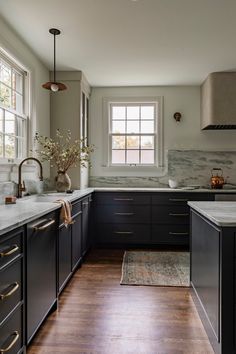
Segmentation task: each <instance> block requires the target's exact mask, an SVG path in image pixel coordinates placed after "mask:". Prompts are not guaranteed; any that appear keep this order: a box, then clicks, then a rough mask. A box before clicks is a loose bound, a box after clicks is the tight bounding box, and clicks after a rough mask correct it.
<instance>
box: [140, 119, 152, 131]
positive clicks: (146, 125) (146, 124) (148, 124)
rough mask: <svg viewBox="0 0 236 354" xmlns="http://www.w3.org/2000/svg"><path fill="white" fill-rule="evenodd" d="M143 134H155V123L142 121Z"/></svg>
mask: <svg viewBox="0 0 236 354" xmlns="http://www.w3.org/2000/svg"><path fill="white" fill-rule="evenodd" d="M141 133H154V121H141Z"/></svg>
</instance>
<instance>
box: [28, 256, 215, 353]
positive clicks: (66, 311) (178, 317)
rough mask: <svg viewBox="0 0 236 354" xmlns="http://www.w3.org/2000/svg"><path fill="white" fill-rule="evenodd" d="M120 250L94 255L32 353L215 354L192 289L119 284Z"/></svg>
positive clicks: (53, 315)
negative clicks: (198, 311) (192, 294)
mask: <svg viewBox="0 0 236 354" xmlns="http://www.w3.org/2000/svg"><path fill="white" fill-rule="evenodd" d="M122 255H123V251H121V250H93V251H91V252H90V254H89V256H88V257H87V260H86V262H85V263H84V264H83V266H82V268H80V269H79V270H78V271H77V272H76V274H75V275H74V277H73V279H72V280H71V281H70V283H69V285H68V286H67V288H66V289H65V290H64V292H63V293H62V295H61V297H60V303H59V309H58V310H57V311H56V312H54V313H53V314H51V315H50V316H49V318H48V319H47V320H46V322H45V324H44V325H43V326H42V328H41V329H40V331H39V332H38V334H37V335H36V337H35V338H34V340H33V342H32V344H31V346H30V347H29V348H28V350H27V354H42V353H47V354H54V353H55V354H56V353H57V354H59V353H63V354H71V353H73V354H75V353H76V354H80V353H86V354H87V353H90V354H96V353H98V354H129V353H130V354H142V353H144V354H180V353H181V354H182V353H184V354H198V353H202V354H212V353H213V351H212V349H211V345H210V344H209V342H208V339H207V336H206V333H205V331H204V329H203V326H202V324H201V321H200V319H199V317H198V314H197V312H196V309H195V306H194V303H193V300H192V298H191V296H190V291H189V289H185V288H161V287H149V286H146V287H145V286H126V285H123V286H121V285H119V281H120V276H121V263H122Z"/></svg>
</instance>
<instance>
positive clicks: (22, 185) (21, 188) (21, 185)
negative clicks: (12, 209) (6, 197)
mask: <svg viewBox="0 0 236 354" xmlns="http://www.w3.org/2000/svg"><path fill="white" fill-rule="evenodd" d="M28 160H33V161H36V162H37V163H38V164H39V169H40V174H39V180H40V181H42V180H43V166H42V164H41V162H40V161H39V160H38V159H36V158H35V157H27V158H26V159H24V160H22V161H21V163H20V164H19V168H18V192H17V198H22V192H24V191H25V190H26V189H25V183H24V181H23V183H22V181H21V180H22V176H21V175H22V165H23V163H24V162H25V161H28Z"/></svg>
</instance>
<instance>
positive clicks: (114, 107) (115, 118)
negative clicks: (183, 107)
mask: <svg viewBox="0 0 236 354" xmlns="http://www.w3.org/2000/svg"><path fill="white" fill-rule="evenodd" d="M108 112H109V133H108V135H109V143H108V145H109V149H108V150H109V151H108V155H109V166H111V167H112V166H124V167H125V166H133V167H145V166H146V167H158V166H160V165H161V155H162V151H161V150H162V149H161V148H162V146H161V98H160V97H157V98H155V99H150V100H148V99H146V100H140V99H133V100H130V101H129V100H126V101H123V102H122V100H115V101H112V100H111V101H110V102H108Z"/></svg>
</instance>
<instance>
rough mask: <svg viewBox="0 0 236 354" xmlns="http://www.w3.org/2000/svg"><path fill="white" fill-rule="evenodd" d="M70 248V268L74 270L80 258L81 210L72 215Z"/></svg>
mask: <svg viewBox="0 0 236 354" xmlns="http://www.w3.org/2000/svg"><path fill="white" fill-rule="evenodd" d="M71 237H72V250H71V270H72V271H74V270H75V269H76V267H77V266H78V265H79V264H80V262H81V260H82V210H79V211H78V212H77V213H76V214H75V215H74V216H73V224H72V225H71Z"/></svg>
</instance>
